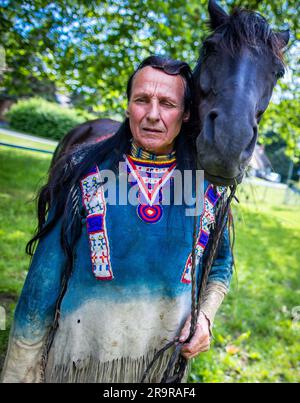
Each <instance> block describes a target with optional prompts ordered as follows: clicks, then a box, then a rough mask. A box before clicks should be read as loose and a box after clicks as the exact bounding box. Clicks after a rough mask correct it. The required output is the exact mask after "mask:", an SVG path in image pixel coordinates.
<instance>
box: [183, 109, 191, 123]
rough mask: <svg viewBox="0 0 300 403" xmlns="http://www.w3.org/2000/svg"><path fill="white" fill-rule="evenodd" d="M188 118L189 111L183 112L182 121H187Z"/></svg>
mask: <svg viewBox="0 0 300 403" xmlns="http://www.w3.org/2000/svg"><path fill="white" fill-rule="evenodd" d="M189 118H190V111H188V112H184V114H183V119H182V120H183V121H184V122H187V121H188V120H189Z"/></svg>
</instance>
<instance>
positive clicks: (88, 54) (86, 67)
mask: <svg viewBox="0 0 300 403" xmlns="http://www.w3.org/2000/svg"><path fill="white" fill-rule="evenodd" d="M2 3H3V6H2V9H1V11H0V43H2V45H3V46H4V47H5V49H6V59H7V64H8V66H9V68H10V71H9V72H7V73H6V74H5V75H4V79H3V82H2V89H3V91H6V92H7V93H8V94H10V95H17V96H18V97H22V96H30V95H33V94H34V95H36V94H37V93H38V95H43V96H44V97H45V98H48V99H49V98H50V99H53V98H54V97H55V89H58V90H59V91H63V92H65V93H67V94H70V95H71V98H72V99H73V101H74V102H75V103H76V104H77V105H78V106H81V107H85V108H88V107H89V108H92V109H93V110H94V111H96V112H101V113H102V114H109V115H111V112H112V111H118V112H120V113H122V111H123V109H124V107H125V96H124V95H125V94H124V93H125V83H126V81H127V79H128V76H129V75H130V73H131V72H132V71H133V70H134V68H135V67H136V65H137V63H138V61H140V60H141V59H143V58H144V57H145V56H147V55H149V54H150V53H167V54H169V55H170V56H172V57H174V58H180V59H184V60H186V61H187V62H189V63H190V64H191V66H194V65H195V63H196V60H197V58H198V49H199V47H200V44H201V41H202V40H203V38H204V37H205V36H206V35H207V32H208V31H207V27H206V25H205V21H206V19H207V0H189V1H184V0H168V1H164V0H143V1H140V0H111V1H99V0H97V1H95V0H92V1H86V0H81V1H78V0H77V1H73V0H67V1H65V0H64V1H62V0H57V1H45V0H35V1H33V0H3V1H2ZM220 4H222V5H223V6H225V7H226V8H227V9H228V11H229V10H230V9H232V8H233V7H234V6H237V5H242V6H246V7H248V8H251V9H256V10H258V11H260V12H262V13H263V14H264V15H266V16H267V18H268V21H270V22H271V23H272V24H273V26H274V27H276V28H281V27H282V28H284V26H283V23H288V24H289V25H290V28H291V30H292V32H297V28H299V18H298V17H297V12H296V10H297V4H298V2H297V1H296V0H287V1H284V2H283V1H281V0H275V1H271V0H266V1H264V2H261V1H258V0H245V1H242V0H236V1H232V0H227V1H224V0H223V1H220ZM296 39H297V37H296V36H295V35H294V36H292V42H291V45H290V46H293V45H292V44H293V43H294V42H295V40H296ZM290 57H291V58H292V59H293V60H295V58H296V56H295V55H293V54H292V55H291V56H290ZM283 91H286V88H284V87H283Z"/></svg>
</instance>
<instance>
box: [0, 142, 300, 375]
mask: <svg viewBox="0 0 300 403" xmlns="http://www.w3.org/2000/svg"><path fill="white" fill-rule="evenodd" d="M50 158H51V156H49V155H46V154H45V155H44V154H40V153H32V152H26V151H16V150H11V149H6V148H4V147H1V148H0V168H1V175H0V209H1V210H0V256H1V260H0V273H1V274H0V278H1V281H0V306H4V307H5V308H6V310H7V316H8V320H7V330H5V331H0V367H1V362H3V357H4V354H5V351H6V346H7V340H8V332H9V326H10V324H11V320H12V313H13V309H14V306H15V302H16V300H17V297H18V295H19V293H20V291H21V289H22V285H23V282H24V279H25V276H26V271H27V269H28V265H29V258H28V257H27V256H26V255H25V253H24V248H25V245H26V242H27V241H28V239H29V238H30V236H31V234H32V233H33V231H34V229H35V226H36V218H35V203H34V201H33V199H34V196H35V194H36V191H37V189H38V188H39V186H40V185H41V184H42V183H43V181H44V180H45V177H46V172H47V169H48V166H49V163H50ZM260 191H261V189H260V188H258V187H255V188H253V189H252V190H251V189H249V187H248V188H244V189H242V188H240V191H239V196H240V199H241V206H237V205H236V204H235V206H234V216H235V224H236V245H235V257H236V272H235V274H234V277H233V281H232V284H231V291H230V293H229V295H228V296H227V298H226V299H225V301H224V303H223V305H222V307H221V309H220V311H219V312H218V315H217V319H216V322H215V328H214V341H213V345H212V348H211V350H210V351H209V352H207V353H204V354H202V355H200V356H199V357H197V358H196V359H194V360H193V366H192V372H191V375H190V378H189V381H190V382H299V381H300V375H299V374H300V368H299V362H300V322H297V321H295V320H294V321H293V317H292V310H293V308H295V307H297V306H300V292H299V290H300V273H299V272H300V268H299V261H300V248H299V246H300V208H299V206H296V205H288V206H284V205H282V204H281V205H279V204H277V203H278V200H279V197H278V195H276V192H275V193H274V190H273V189H272V191H271V193H272V197H269V198H265V199H263V200H264V202H260V201H258V200H257V198H254V197H253V195H252V196H251V193H253V192H255V193H256V194H257V195H258V196H260ZM243 192H244V193H243ZM245 192H246V193H247V194H248V197H245V194H246V193H245ZM298 312H300V308H299V311H298Z"/></svg>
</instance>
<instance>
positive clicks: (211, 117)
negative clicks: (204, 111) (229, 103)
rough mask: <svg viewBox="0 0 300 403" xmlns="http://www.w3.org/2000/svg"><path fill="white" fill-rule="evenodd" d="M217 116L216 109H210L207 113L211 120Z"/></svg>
mask: <svg viewBox="0 0 300 403" xmlns="http://www.w3.org/2000/svg"><path fill="white" fill-rule="evenodd" d="M217 117H218V114H217V112H216V111H211V112H210V113H209V119H210V120H211V121H212V122H213V121H214V120H215V119H216V118H217Z"/></svg>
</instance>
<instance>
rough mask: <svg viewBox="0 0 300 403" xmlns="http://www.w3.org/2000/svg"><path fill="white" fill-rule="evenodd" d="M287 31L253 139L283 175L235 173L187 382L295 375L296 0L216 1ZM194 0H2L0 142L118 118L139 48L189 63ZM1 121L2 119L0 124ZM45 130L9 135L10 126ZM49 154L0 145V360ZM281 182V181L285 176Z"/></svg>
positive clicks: (201, 6)
mask: <svg viewBox="0 0 300 403" xmlns="http://www.w3.org/2000/svg"><path fill="white" fill-rule="evenodd" d="M219 4H221V5H222V6H224V7H225V9H226V10H227V11H230V10H231V9H232V8H233V7H234V6H243V7H246V8H250V9H253V10H256V11H259V12H261V13H262V14H263V15H264V16H265V17H266V18H267V20H268V21H269V22H270V24H271V26H272V27H273V28H274V29H276V30H281V29H286V28H287V27H289V28H290V30H291V41H290V43H289V46H288V49H287V52H286V63H287V73H286V77H285V78H284V79H283V80H281V81H280V82H279V84H278V85H277V87H276V90H275V92H274V96H273V98H272V102H271V104H270V106H269V108H268V110H267V112H266V113H265V116H264V117H263V120H262V122H261V125H260V137H259V143H260V144H261V145H262V146H263V149H264V151H265V152H266V155H267V157H268V159H269V160H270V162H271V166H272V168H273V170H274V171H276V172H278V173H279V174H280V175H281V180H282V181H283V182H285V184H272V186H271V184H270V183H269V185H268V184H267V183H266V181H264V180H262V179H255V180H246V181H245V182H244V183H243V185H241V186H240V187H239V191H238V198H239V200H240V203H239V204H238V203H235V204H234V207H233V211H234V216H235V222H236V245H235V257H236V272H235V276H234V279H233V282H232V285H231V292H230V294H229V295H228V297H227V299H226V300H225V302H224V304H223V305H222V308H221V310H220V313H219V315H218V318H217V320H216V325H215V330H214V342H213V348H212V349H211V350H210V351H209V352H208V353H205V354H202V355H201V356H200V357H199V358H196V359H195V360H194V361H193V366H192V372H191V375H190V378H189V381H190V382H199V381H200V382H299V381H300V364H299V363H300V343H299V341H300V340H299V339H300V338H299V335H300V321H299V319H300V295H299V294H300V275H299V274H300V273H299V271H300V267H299V266H300V265H299V262H300V207H299V205H300V196H299V193H297V191H296V190H297V189H298V190H299V189H300V187H299V174H300V165H299V156H300V129H299V127H300V125H299V121H300V113H299V110H300V102H299V99H300V97H299V86H300V77H299V69H298V66H299V55H300V46H299V37H300V34H299V24H300V18H299V12H298V1H296V0H287V1H284V0H275V1H271V0H266V1H257V0H244V1H243V0H237V1H232V0H226V1H219ZM207 17H208V15H207V1H206V0H189V1H188V2H187V1H183V0H168V1H160V0H155V1H154V0H144V1H137V0H118V1H93V0H92V1H85V0H81V1H74V0H72V1H71V0H70V1H69V0H67V1H52V2H51V1H44V0H35V1H32V0H27V1H25V0H16V1H9V0H2V2H1V7H0V125H2V127H3V129H1V128H0V142H1V143H2V144H4V143H12V144H14V145H16V146H25V147H32V148H38V149H40V150H44V151H46V152H49V151H53V150H54V149H55V146H56V143H55V141H57V140H59V139H60V138H61V137H63V136H64V134H65V133H66V132H67V131H68V130H69V129H70V128H72V127H74V126H76V125H77V124H78V123H81V122H83V121H86V120H89V119H94V118H102V117H110V118H117V119H119V120H121V119H122V118H123V116H124V109H125V106H126V100H125V98H126V97H125V91H126V88H125V86H126V82H127V80H128V77H129V75H130V74H131V73H132V71H133V70H134V68H136V67H137V65H138V63H139V62H140V61H141V60H142V59H143V58H144V57H146V56H148V55H149V54H151V53H161V54H164V53H166V54H169V55H170V56H172V57H174V58H179V59H183V60H185V61H187V62H189V63H190V65H191V67H194V66H195V64H196V61H197V58H198V52H199V47H200V45H201V42H202V40H203V39H204V38H205V36H206V35H207V34H208V29H207V27H206V25H205V22H206V20H207ZM7 129H8V130H7ZM12 129H13V130H14V131H18V132H25V133H29V134H34V135H35V136H39V137H43V138H48V140H51V141H48V142H44V141H43V140H42V139H41V140H40V142H39V140H38V139H34V138H27V137H25V138H24V137H22V135H21V136H18V134H17V133H13V132H12V131H11V130H12ZM50 160H51V155H50V154H47V153H45V154H43V153H41V152H40V153H36V152H31V151H28V150H27V151H26V150H20V149H19V150H18V149H12V148H9V147H6V146H4V145H2V146H0V168H1V174H0V256H1V259H0V306H2V307H4V308H5V309H6V312H7V318H6V319H7V320H6V330H0V368H1V366H2V363H3V359H4V354H5V350H6V346H7V340H8V332H9V327H10V324H11V319H12V314H13V309H14V307H15V303H16V301H17V298H18V295H19V293H20V291H21V289H22V285H23V282H24V279H25V276H26V273H27V270H28V265H29V258H28V257H27V256H26V255H25V252H24V248H25V244H26V242H27V241H28V239H29V238H30V237H31V235H32V233H33V232H34V230H35V227H36V223H37V221H36V215H35V202H34V197H35V195H36V193H37V190H38V189H39V187H40V186H41V185H42V184H43V183H45V181H46V178H47V170H48V167H49V164H50ZM286 183H288V184H289V185H292V187H293V189H294V190H293V191H291V190H290V188H288V187H287V186H286Z"/></svg>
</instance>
